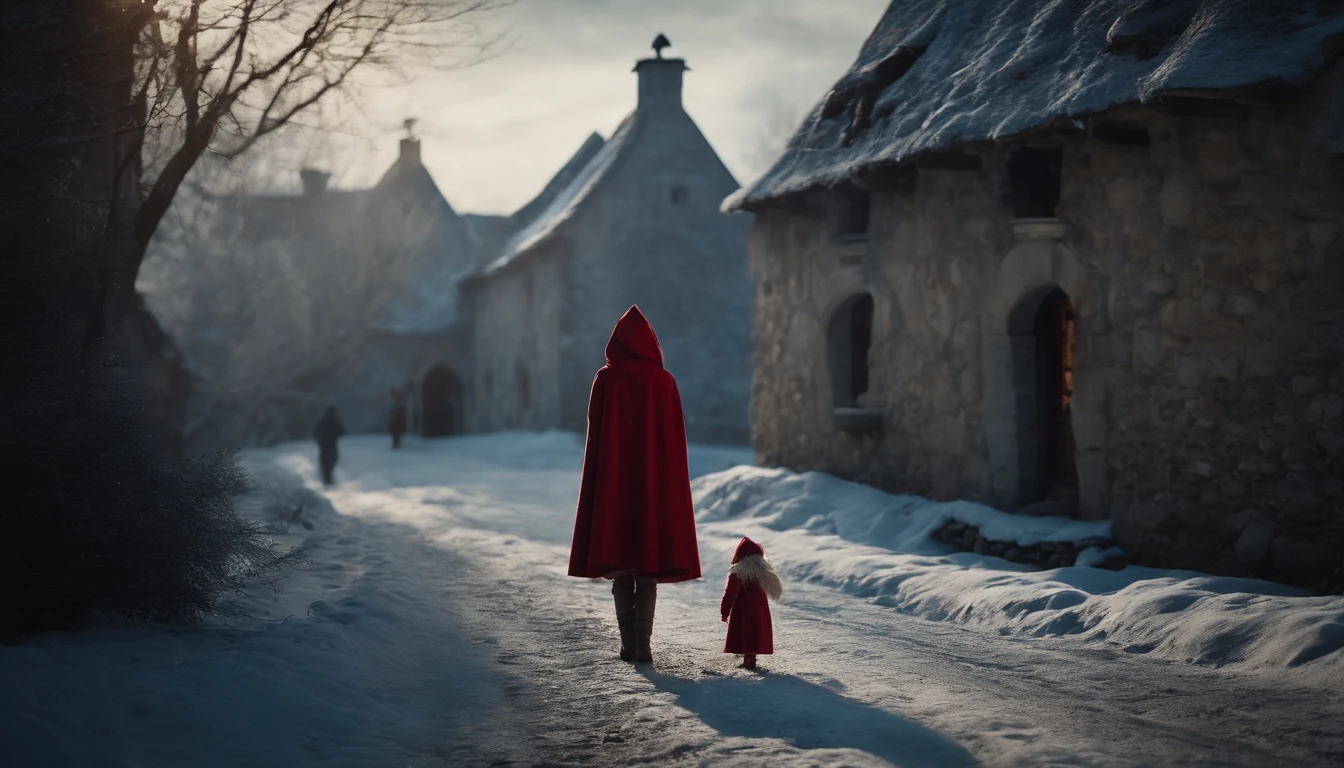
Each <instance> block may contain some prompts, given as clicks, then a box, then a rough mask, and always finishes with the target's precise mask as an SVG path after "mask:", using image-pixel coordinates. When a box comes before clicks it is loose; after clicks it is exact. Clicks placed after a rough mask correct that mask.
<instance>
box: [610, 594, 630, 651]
mask: <svg viewBox="0 0 1344 768" xmlns="http://www.w3.org/2000/svg"><path fill="white" fill-rule="evenodd" d="M611 594H612V597H613V598H615V600H616V627H617V628H618V629H619V630H620V631H621V661H634V660H635V577H633V576H622V577H620V578H618V579H613V580H612V584H611Z"/></svg>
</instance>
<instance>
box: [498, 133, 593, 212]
mask: <svg viewBox="0 0 1344 768" xmlns="http://www.w3.org/2000/svg"><path fill="white" fill-rule="evenodd" d="M606 143H607V142H606V140H605V139H603V138H602V136H601V134H598V133H597V132H593V133H592V134H590V135H589V136H588V138H587V139H585V140H584V142H583V146H581V147H579V151H578V152H575V153H574V154H573V156H571V157H570V158H569V160H567V161H565V164H564V166H562V167H561V168H560V170H559V171H558V172H557V173H556V174H555V175H554V176H552V177H551V180H550V181H548V182H546V186H545V187H544V188H543V189H542V190H541V192H540V193H538V194H537V196H536V197H534V198H532V199H531V200H530V201H528V203H527V204H526V205H524V206H523V207H522V208H519V209H518V210H517V211H515V212H514V214H513V215H512V216H510V217H509V222H510V224H511V225H512V226H513V229H514V231H518V230H520V229H522V228H523V227H526V226H527V225H528V224H531V223H532V222H533V221H534V220H535V219H537V218H538V217H539V216H541V214H543V213H544V212H545V211H546V209H547V208H548V207H549V206H550V205H551V203H552V202H554V201H555V199H556V198H557V197H559V196H560V195H561V193H563V192H564V191H565V189H566V188H567V187H568V186H569V185H570V184H571V183H572V182H573V181H574V179H575V178H576V177H577V176H578V175H579V173H580V172H582V171H583V169H584V168H585V167H587V165H588V163H589V162H591V161H592V159H593V158H594V157H596V156H597V153H598V152H601V151H602V147H603V146H604V145H606Z"/></svg>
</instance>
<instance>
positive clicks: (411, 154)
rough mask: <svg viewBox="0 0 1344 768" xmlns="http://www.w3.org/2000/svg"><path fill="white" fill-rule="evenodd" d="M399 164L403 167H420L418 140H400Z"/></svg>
mask: <svg viewBox="0 0 1344 768" xmlns="http://www.w3.org/2000/svg"><path fill="white" fill-rule="evenodd" d="M399 162H401V163H404V164H405V165H420V140H419V139H402V140H401V158H400V159H399Z"/></svg>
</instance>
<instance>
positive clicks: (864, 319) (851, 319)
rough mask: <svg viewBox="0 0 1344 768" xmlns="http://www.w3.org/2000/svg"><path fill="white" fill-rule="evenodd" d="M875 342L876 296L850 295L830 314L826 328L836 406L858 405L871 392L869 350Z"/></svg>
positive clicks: (832, 389) (849, 406)
mask: <svg viewBox="0 0 1344 768" xmlns="http://www.w3.org/2000/svg"><path fill="white" fill-rule="evenodd" d="M872 343H873V297H872V296H870V295H868V294H866V293H864V294H860V295H858V296H854V297H851V298H850V299H848V300H847V301H846V302H845V303H844V304H841V305H840V308H839V309H837V310H836V311H835V314H834V315H832V316H831V324H830V327H829V328H828V329H827V348H828V352H829V354H828V357H829V362H830V366H829V367H830V374H831V391H832V393H833V394H834V400H835V407H837V408H856V407H858V405H859V396H860V395H862V394H864V393H865V392H867V391H868V349H869V347H871V346H872Z"/></svg>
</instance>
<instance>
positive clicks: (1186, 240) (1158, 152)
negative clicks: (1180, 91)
mask: <svg viewBox="0 0 1344 768" xmlns="http://www.w3.org/2000/svg"><path fill="white" fill-rule="evenodd" d="M1338 70H1339V68H1338V67H1337V68H1336V71H1335V73H1333V74H1332V75H1330V76H1329V77H1327V78H1325V79H1324V80H1323V81H1322V84H1321V87H1320V88H1319V89H1318V91H1317V92H1316V93H1313V94H1307V96H1306V97H1304V98H1303V99H1302V100H1301V101H1300V102H1293V103H1290V104H1287V105H1283V104H1278V105H1269V106H1263V107H1243V106H1240V105H1235V104H1231V103H1230V102H1201V103H1200V104H1198V105H1196V106H1195V107H1194V108H1189V107H1190V106H1191V105H1188V104H1183V105H1180V106H1181V107H1183V108H1182V109H1179V110H1178V109H1177V105H1172V106H1169V107H1166V108H1156V107H1143V108H1139V107H1134V108H1126V109H1125V110H1122V111H1117V112H1115V113H1113V114H1112V115H1110V116H1109V119H1111V120H1113V121H1118V122H1123V123H1126V124H1128V126H1129V127H1135V126H1137V127H1141V128H1144V129H1146V131H1147V135H1148V137H1149V138H1150V141H1151V144H1150V145H1149V146H1122V145H1115V144H1109V143H1103V142H1100V141H1097V140H1094V139H1088V140H1079V141H1075V142H1074V143H1070V144H1067V145H1066V146H1065V147H1064V155H1063V158H1064V159H1063V178H1062V182H1063V189H1062V194H1061V199H1060V202H1059V205H1058V222H1057V223H1056V222H1033V223H1022V222H1014V221H1013V219H1012V211H1011V209H1010V208H1009V207H1008V205H1007V203H1006V201H1005V198H1004V190H1005V189H1006V186H1007V178H1006V170H1005V164H1006V161H1007V158H1008V156H1009V153H1010V152H1011V151H1012V149H1013V147H1011V146H1008V145H996V146H991V147H971V148H969V149H972V150H974V151H976V152H978V153H979V154H981V155H982V157H983V158H984V165H983V167H982V168H981V169H979V170H960V171H952V170H942V171H939V170H927V169H924V170H920V171H919V175H918V180H917V182H916V183H915V184H914V186H913V190H912V191H908V192H891V193H885V194H874V195H873V197H872V209H871V210H872V224H871V226H870V228H869V237H868V239H867V242H866V243H846V242H842V241H840V240H838V239H837V238H835V237H834V236H833V234H832V233H833V231H834V229H835V228H834V220H835V212H834V210H833V207H834V206H833V201H834V196H833V195H831V194H829V193H824V192H821V193H812V194H810V195H808V196H806V197H804V198H802V199H799V200H793V201H789V203H788V204H787V205H777V206H775V207H773V208H771V209H769V210H766V211H764V212H762V213H761V214H759V215H758V218H757V223H756V225H755V226H754V228H753V230H752V233H751V239H750V244H749V254H750V264H751V271H752V277H753V280H754V282H755V286H756V289H755V310H754V312H753V332H754V336H755V340H756V363H755V369H754V376H753V384H752V425H753V441H754V444H755V446H756V449H757V454H758V459H759V460H760V461H761V462H762V463H764V464H770V465H784V466H789V467H792V468H796V469H818V470H823V471H829V472H833V473H835V474H838V475H841V476H845V477H849V478H854V479H857V480H860V481H864V482H869V483H872V484H874V485H877V486H879V487H883V488H886V489H889V490H896V491H902V492H910V493H918V494H923V495H926V496H930V497H933V498H937V499H949V498H969V499H976V500H980V501H984V502H987V503H990V504H994V505H996V506H999V507H1000V508H1005V509H1013V508H1016V507H1018V506H1021V505H1022V504H1023V503H1026V502H1028V501H1030V498H1029V494H1028V493H1027V492H1026V490H1025V488H1024V486H1023V482H1022V480H1023V478H1024V477H1025V476H1026V475H1027V474H1028V473H1029V471H1030V466H1029V465H1030V453H1031V446H1030V443H1031V440H1032V436H1031V425H1032V423H1033V418H1032V410H1033V408H1034V405H1033V404H1032V398H1031V392H1030V391H1029V389H1030V385H1027V384H1024V383H1023V382H1024V377H1023V375H1022V374H1023V368H1024V365H1025V366H1026V367H1029V366H1030V359H1029V353H1028V350H1027V348H1028V347H1029V344H1027V343H1026V342H1029V341H1030V335H1029V334H1030V328H1029V323H1028V324H1027V327H1026V328H1025V329H1024V320H1023V319H1024V318H1030V316H1031V313H1032V312H1033V311H1034V309H1035V306H1036V305H1037V304H1038V303H1039V301H1040V299H1041V297H1042V296H1043V295H1044V291H1046V290H1048V289H1050V288H1051V287H1060V288H1062V289H1063V290H1064V291H1065V292H1066V293H1068V295H1069V297H1070V299H1071V300H1072V301H1073V303H1074V304H1075V306H1076V308H1077V311H1078V321H1077V322H1078V336H1077V347H1076V353H1077V360H1076V371H1075V382H1074V389H1075V392H1074V400H1073V417H1072V418H1073V427H1074V431H1075V434H1076V438H1077V442H1078V446H1077V447H1078V451H1077V453H1076V462H1077V466H1078V475H1079V485H1080V500H1079V502H1080V507H1081V509H1080V512H1081V514H1082V515H1083V516H1084V517H1092V518H1101V517H1106V516H1109V517H1110V518H1111V519H1112V520H1114V523H1115V533H1116V536H1117V538H1118V540H1119V541H1120V542H1121V543H1122V544H1123V545H1124V546H1125V547H1127V548H1128V549H1129V550H1130V551H1131V552H1133V553H1135V555H1136V557H1137V558H1138V559H1139V561H1141V562H1144V563H1147V564H1152V565H1180V566H1185V567H1192V568H1198V569H1203V570H1209V571H1214V572H1220V573H1242V574H1257V575H1261V576H1267V577H1272V578H1279V579H1283V580H1288V581H1294V582H1298V583H1308V584H1314V583H1317V582H1318V581H1319V580H1321V579H1324V578H1326V577H1327V576H1328V574H1329V572H1330V571H1332V570H1333V569H1335V568H1336V567H1338V565H1339V562H1340V559H1341V553H1342V552H1344V511H1342V508H1341V503H1342V501H1344V480H1341V478H1344V422H1342V421H1341V412H1342V411H1344V271H1342V270H1344V264H1342V260H1341V257H1342V255H1344V238H1341V237H1340V232H1339V229H1340V227H1341V226H1344V221H1342V220H1341V218H1344V217H1341V211H1344V162H1341V160H1342V158H1341V157H1340V156H1339V154H1338V153H1339V151H1340V149H1341V147H1340V146H1339V145H1338V141H1337V137H1338V135H1339V122H1338V119H1339V118H1338V116H1339V114H1340V109H1339V106H1338V105H1339V103H1340V98H1341V96H1340V93H1341V91H1340V86H1339V79H1340V76H1339V71H1338ZM1332 137H1334V138H1332ZM1332 142H1334V143H1332ZM1332 152H1333V153H1335V154H1333V155H1332V154H1331V153H1332ZM863 292H868V293H870V294H871V295H872V297H873V300H874V306H875V316H874V323H873V326H874V327H873V333H874V341H873V345H872V348H871V350H870V352H869V364H870V387H869V391H868V394H867V395H866V396H865V397H864V398H863V399H862V400H861V401H860V406H863V407H867V408H871V409H874V411H875V412H877V413H878V414H879V416H878V418H879V419H880V422H881V424H880V428H879V429H877V430H876V431H863V430H859V431H846V430H844V429H840V428H838V426H837V415H836V414H835V413H834V410H833V407H832V403H833V399H832V394H831V391H830V386H831V383H830V381H829V376H828V374H827V347H826V328H827V324H828V322H829V320H830V317H831V314H832V313H833V312H834V310H835V308H836V307H838V306H840V305H841V304H842V303H843V302H844V301H845V300H846V299H847V298H849V297H851V296H853V295H855V294H859V293H863Z"/></svg>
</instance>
